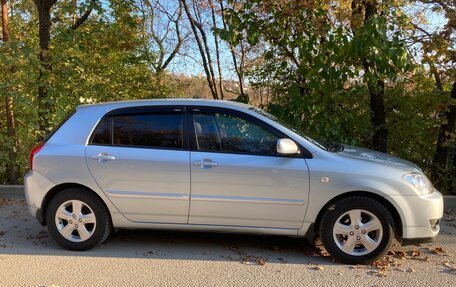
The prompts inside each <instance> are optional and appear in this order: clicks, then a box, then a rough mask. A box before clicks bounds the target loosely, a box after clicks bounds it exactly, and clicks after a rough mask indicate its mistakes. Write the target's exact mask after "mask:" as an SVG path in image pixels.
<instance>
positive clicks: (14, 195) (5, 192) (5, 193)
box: [0, 185, 25, 199]
mask: <svg viewBox="0 0 456 287" xmlns="http://www.w3.org/2000/svg"><path fill="white" fill-rule="evenodd" d="M1 197H3V198H9V199H25V195H24V186H23V185H0V198H1Z"/></svg>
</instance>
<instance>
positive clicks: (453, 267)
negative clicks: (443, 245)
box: [443, 261, 456, 272]
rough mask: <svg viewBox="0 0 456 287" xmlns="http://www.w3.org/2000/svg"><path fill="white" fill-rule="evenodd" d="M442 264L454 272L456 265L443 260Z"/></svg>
mask: <svg viewBox="0 0 456 287" xmlns="http://www.w3.org/2000/svg"><path fill="white" fill-rule="evenodd" d="M443 266H445V267H447V268H450V271H452V272H456V266H455V265H452V264H451V263H450V262H449V261H445V262H444V263H443Z"/></svg>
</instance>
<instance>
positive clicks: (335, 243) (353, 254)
mask: <svg viewBox="0 0 456 287" xmlns="http://www.w3.org/2000/svg"><path fill="white" fill-rule="evenodd" d="M393 235H394V221H393V218H392V216H391V213H390V212H389V211H388V210H387V209H386V208H385V207H384V206H383V205H382V204H381V203H380V202H378V201H376V200H374V199H371V198H368V197H362V196H355V197H349V198H344V199H341V200H339V201H337V202H335V203H334V204H332V205H331V206H330V207H329V208H328V209H327V210H326V211H325V213H324V214H323V217H322V220H321V223H320V236H321V241H322V242H323V245H324V246H325V248H326V250H327V251H328V252H329V253H330V254H331V255H332V256H333V257H334V258H335V259H336V260H338V261H341V262H343V263H348V264H367V263H370V262H373V261H375V260H377V259H378V258H380V257H382V256H383V255H384V254H385V253H386V252H387V251H388V248H389V247H390V246H391V241H392V239H393Z"/></svg>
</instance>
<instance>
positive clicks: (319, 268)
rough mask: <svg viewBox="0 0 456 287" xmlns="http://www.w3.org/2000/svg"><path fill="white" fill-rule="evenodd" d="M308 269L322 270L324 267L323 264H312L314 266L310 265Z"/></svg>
mask: <svg viewBox="0 0 456 287" xmlns="http://www.w3.org/2000/svg"><path fill="white" fill-rule="evenodd" d="M310 269H312V270H323V269H325V268H324V267H323V266H314V267H312V268H310Z"/></svg>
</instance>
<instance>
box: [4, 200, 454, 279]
mask: <svg viewBox="0 0 456 287" xmlns="http://www.w3.org/2000/svg"><path fill="white" fill-rule="evenodd" d="M455 257H456V212H455V210H447V211H445V217H444V218H443V221H442V231H441V234H440V235H439V237H438V239H437V241H436V242H434V243H432V244H422V245H419V246H406V247H401V246H400V245H399V244H398V243H395V244H394V245H393V247H392V248H391V250H390V252H389V254H388V255H387V256H386V257H384V258H383V259H382V260H380V261H378V262H376V263H374V264H373V265H369V266H351V265H344V264H339V263H334V262H332V260H331V258H330V257H328V256H327V254H326V253H325V252H324V251H323V252H322V251H320V250H319V249H316V248H314V247H313V246H311V245H309V244H305V243H304V242H303V240H302V239H299V238H288V237H270V236H246V235H227V234H210V233H195V232H193V233H190V232H187V233H186V232H170V231H137V230H136V231H133V230H122V231H119V232H116V233H115V234H113V235H112V236H111V237H110V238H109V239H108V241H107V242H106V243H105V244H104V245H102V246H100V247H98V248H95V249H92V250H89V251H85V252H74V251H68V250H65V249H63V248H61V247H60V246H59V245H57V244H56V243H55V242H54V241H53V240H52V239H51V238H50V237H49V235H48V233H47V229H46V228H45V227H42V226H41V225H39V224H38V223H37V222H36V220H35V219H34V218H32V217H31V216H30V215H28V213H27V209H26V206H25V203H24V201H23V200H6V199H1V198H0V286H401V287H405V286H413V287H416V286H439V287H443V286H448V287H450V286H451V287H454V286H456V258H455Z"/></svg>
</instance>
